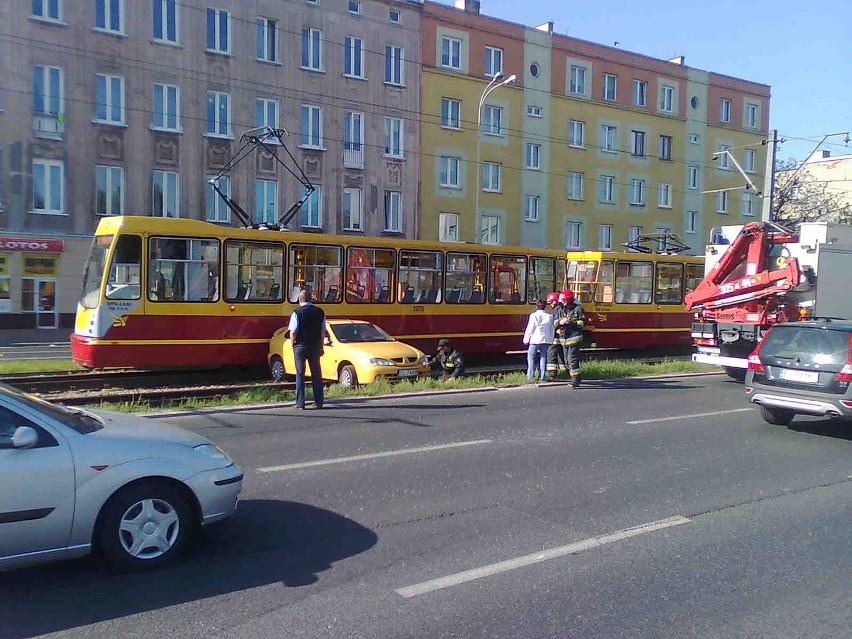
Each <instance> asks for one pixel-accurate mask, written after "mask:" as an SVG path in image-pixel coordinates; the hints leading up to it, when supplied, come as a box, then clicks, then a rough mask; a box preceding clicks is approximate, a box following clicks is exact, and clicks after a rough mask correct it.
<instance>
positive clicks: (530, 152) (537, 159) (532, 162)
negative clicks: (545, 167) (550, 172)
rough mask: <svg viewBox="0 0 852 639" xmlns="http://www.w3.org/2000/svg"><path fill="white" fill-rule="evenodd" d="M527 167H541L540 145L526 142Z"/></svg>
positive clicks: (536, 169)
mask: <svg viewBox="0 0 852 639" xmlns="http://www.w3.org/2000/svg"><path fill="white" fill-rule="evenodd" d="M527 168H528V169H532V170H534V171H539V170H540V169H541V145H540V144H533V143H532V142H527Z"/></svg>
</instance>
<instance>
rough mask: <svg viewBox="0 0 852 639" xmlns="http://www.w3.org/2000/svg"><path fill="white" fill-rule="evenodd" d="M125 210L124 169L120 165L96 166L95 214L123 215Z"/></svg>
mask: <svg viewBox="0 0 852 639" xmlns="http://www.w3.org/2000/svg"><path fill="white" fill-rule="evenodd" d="M123 212H124V169H122V168H121V167H120V166H100V165H99V166H96V167H95V215H122V214H123Z"/></svg>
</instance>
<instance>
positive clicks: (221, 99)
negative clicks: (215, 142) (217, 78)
mask: <svg viewBox="0 0 852 639" xmlns="http://www.w3.org/2000/svg"><path fill="white" fill-rule="evenodd" d="M207 134H208V135H213V136H217V137H229V136H230V135H231V97H230V96H229V95H228V94H227V93H222V92H221V91H208V92H207Z"/></svg>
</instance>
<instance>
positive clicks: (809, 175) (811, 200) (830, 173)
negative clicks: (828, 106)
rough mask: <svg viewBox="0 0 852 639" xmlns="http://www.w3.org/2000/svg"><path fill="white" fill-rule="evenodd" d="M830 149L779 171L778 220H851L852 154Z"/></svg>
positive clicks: (812, 154)
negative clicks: (839, 152)
mask: <svg viewBox="0 0 852 639" xmlns="http://www.w3.org/2000/svg"><path fill="white" fill-rule="evenodd" d="M834 144H835V148H840V149H844V150H845V149H846V146H845V145H844V146H841V145H839V144H837V143H834ZM831 153H832V152H831V151H830V150H828V149H818V150H817V151H814V152H813V153H811V155H810V156H808V158H807V159H806V160H805V161H804V162H802V163H801V164H800V165H799V166H797V167H795V168H789V169H784V170H781V171H778V172H776V175H775V184H776V186H777V188H776V210H775V211H774V214H775V215H776V217H775V219H776V220H777V221H779V222H781V223H782V224H788V225H791V226H792V225H795V224H798V223H799V222H834V223H839V224H852V154H848V153H845V154H842V155H832V154H831ZM779 208H780V210H778V209H779Z"/></svg>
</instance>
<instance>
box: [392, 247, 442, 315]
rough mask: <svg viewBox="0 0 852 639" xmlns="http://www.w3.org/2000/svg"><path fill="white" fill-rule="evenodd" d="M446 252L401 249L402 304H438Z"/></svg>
mask: <svg viewBox="0 0 852 639" xmlns="http://www.w3.org/2000/svg"><path fill="white" fill-rule="evenodd" d="M443 265H444V254H443V253H441V252H440V251H400V252H399V291H398V295H397V300H398V301H399V303H400V304H437V303H438V302H440V301H441V278H442V277H443V275H444V268H443Z"/></svg>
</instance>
